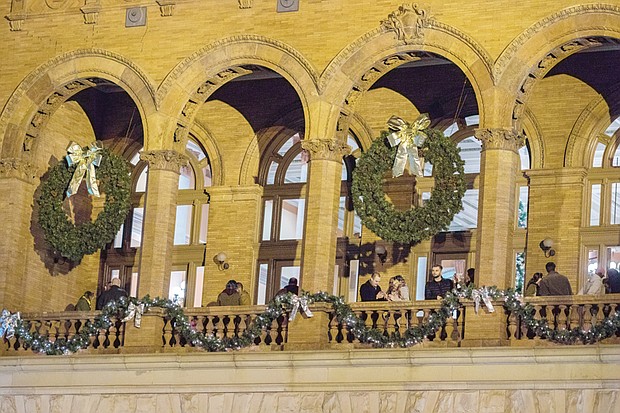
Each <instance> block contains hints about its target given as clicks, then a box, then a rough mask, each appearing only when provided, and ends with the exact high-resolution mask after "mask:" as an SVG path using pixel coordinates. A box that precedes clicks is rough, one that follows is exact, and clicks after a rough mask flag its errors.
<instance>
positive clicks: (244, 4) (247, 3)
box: [239, 0, 254, 9]
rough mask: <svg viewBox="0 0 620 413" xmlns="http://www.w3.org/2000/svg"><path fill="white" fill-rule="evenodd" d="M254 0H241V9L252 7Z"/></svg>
mask: <svg viewBox="0 0 620 413" xmlns="http://www.w3.org/2000/svg"><path fill="white" fill-rule="evenodd" d="M253 2H254V0H239V8H240V9H251V8H252V3H253Z"/></svg>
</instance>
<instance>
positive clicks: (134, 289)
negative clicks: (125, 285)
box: [129, 272, 139, 297]
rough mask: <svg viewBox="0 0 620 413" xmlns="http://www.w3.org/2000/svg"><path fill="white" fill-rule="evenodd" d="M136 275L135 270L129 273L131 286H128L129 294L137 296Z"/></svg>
mask: <svg viewBox="0 0 620 413" xmlns="http://www.w3.org/2000/svg"><path fill="white" fill-rule="evenodd" d="M138 277H139V276H138V273H137V272H132V273H131V286H130V288H129V295H130V296H132V297H137V296H138Z"/></svg>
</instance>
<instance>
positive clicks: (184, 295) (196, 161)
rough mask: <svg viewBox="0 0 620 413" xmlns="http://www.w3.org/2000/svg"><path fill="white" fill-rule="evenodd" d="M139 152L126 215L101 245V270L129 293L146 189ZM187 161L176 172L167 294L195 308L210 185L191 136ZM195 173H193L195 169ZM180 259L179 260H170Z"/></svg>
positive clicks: (203, 157)
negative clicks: (121, 280)
mask: <svg viewBox="0 0 620 413" xmlns="http://www.w3.org/2000/svg"><path fill="white" fill-rule="evenodd" d="M139 152H140V151H137V152H136V153H135V155H134V156H133V157H132V158H131V160H130V164H131V165H132V171H131V175H132V196H131V213H130V214H129V216H128V218H127V220H126V221H125V224H123V226H122V227H121V229H120V230H119V232H118V234H117V235H116V238H115V239H114V242H113V243H112V244H111V245H110V247H109V248H108V249H106V250H105V251H104V252H103V254H105V259H106V269H105V271H106V272H109V273H110V274H108V275H111V277H107V278H104V279H109V278H114V277H122V278H124V279H130V280H131V282H130V291H129V293H130V295H131V296H134V297H135V296H137V294H138V278H139V274H138V260H139V257H140V254H139V251H140V247H141V245H142V224H143V217H144V197H145V194H146V190H147V179H148V165H147V163H146V162H143V161H140V153H139ZM185 154H186V155H187V156H188V158H189V165H188V166H186V167H183V168H181V171H180V174H179V182H178V190H179V193H178V195H177V207H176V218H175V231H174V254H173V255H174V257H175V258H174V260H173V270H172V272H171V278H170V286H169V298H170V299H174V300H177V301H178V302H179V303H180V304H181V305H184V306H187V307H193V306H198V307H199V306H201V304H202V302H201V301H202V285H203V279H204V264H203V262H202V261H203V259H204V247H198V248H197V246H200V245H201V244H205V243H206V242H207V225H208V218H209V204H208V198H207V196H206V195H205V194H204V188H206V187H209V186H211V183H212V177H211V165H210V163H209V157H208V156H207V153H206V151H205V150H204V149H202V147H201V146H200V145H199V144H198V142H197V141H196V140H195V139H194V138H190V139H189V140H188V142H187V145H186V147H185ZM196 171H198V172H199V173H196ZM176 257H182V258H176Z"/></svg>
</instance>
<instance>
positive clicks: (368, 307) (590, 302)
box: [2, 294, 620, 355]
mask: <svg viewBox="0 0 620 413" xmlns="http://www.w3.org/2000/svg"><path fill="white" fill-rule="evenodd" d="M528 302H529V303H530V304H532V305H533V308H534V318H535V319H537V320H541V319H545V320H547V324H548V326H549V327H550V328H551V329H552V330H556V331H561V330H567V329H575V328H579V329H581V330H583V331H590V330H591V329H592V327H593V326H594V325H597V324H600V323H601V322H602V321H603V320H604V319H605V318H606V317H611V316H613V315H614V314H616V312H618V311H620V294H618V295H605V296H600V297H592V296H571V297H535V298H532V299H528ZM494 306H495V310H496V311H495V312H494V313H488V312H487V311H486V310H484V309H483V308H481V309H480V310H479V312H478V314H476V312H475V311H474V303H472V302H470V301H464V302H463V303H462V307H461V308H459V309H458V310H455V311H454V312H453V314H452V316H453V317H451V318H448V319H447V320H446V322H445V323H444V324H443V325H442V326H441V327H440V328H439V329H438V330H437V331H435V333H434V334H431V335H429V336H427V337H426V339H425V340H424V341H423V343H422V344H421V345H422V346H430V347H442V346H445V347H458V346H463V347H473V346H491V345H493V346H496V345H500V346H502V345H503V346H537V345H550V344H552V343H549V340H548V339H547V337H540V336H538V335H537V334H536V332H535V331H533V330H532V329H531V328H528V326H527V325H526V324H525V322H524V320H523V319H522V318H520V317H518V316H517V315H515V314H511V313H510V312H508V311H506V310H505V309H504V308H503V307H502V303H501V302H496V303H494ZM310 308H311V309H312V311H313V313H314V317H313V318H310V319H304V318H303V317H302V316H301V315H298V316H297V318H296V319H295V320H294V321H289V320H288V314H286V313H284V314H283V315H282V316H280V317H279V318H277V319H275V320H274V321H273V322H272V323H271V325H270V326H268V327H267V328H265V329H263V330H262V333H261V334H260V335H259V336H257V337H256V338H255V340H254V343H253V345H252V346H251V349H253V350H258V351H271V350H282V349H293V350H294V349H329V348H342V346H348V347H351V348H355V347H368V346H369V345H368V344H365V343H361V342H360V341H359V339H358V338H357V337H355V336H354V335H353V334H352V333H351V331H350V329H349V328H348V326H346V325H343V324H342V323H339V322H338V319H337V317H336V314H335V312H334V310H333V308H332V307H331V305H328V304H327V303H315V304H313V305H312V306H311V307H310ZM351 308H352V310H353V313H354V314H355V315H356V316H357V317H359V318H360V319H362V320H363V321H364V324H365V325H366V326H367V327H368V328H372V329H377V330H378V331H379V332H380V333H381V334H382V335H384V336H386V337H398V336H399V335H402V334H403V333H404V332H405V331H406V330H407V329H410V328H412V327H414V326H421V325H424V324H425V323H426V322H427V321H428V319H429V316H430V315H431V314H432V313H433V312H437V311H438V310H439V308H440V303H439V302H436V301H417V302H400V303H395V302H373V303H353V304H351ZM265 309H266V307H265V306H236V307H207V308H191V309H186V310H185V314H186V315H187V316H188V319H189V320H190V325H191V328H192V329H194V330H195V331H197V332H199V333H203V334H205V335H213V336H215V337H218V338H232V337H240V336H241V335H242V334H243V333H244V331H246V330H247V329H248V328H249V327H250V326H251V324H252V323H253V321H254V320H255V319H256V317H258V316H259V315H260V314H262V313H263V312H264V311H265ZM99 315H100V313H99V312H97V311H94V312H75V311H73V312H58V313H26V314H22V320H24V322H26V323H27V324H26V325H27V326H28V327H29V331H30V332H31V333H38V334H40V335H41V336H43V337H47V338H48V339H49V340H51V341H55V340H59V339H64V340H68V339H70V338H71V337H73V336H74V335H75V334H76V333H79V332H80V331H81V329H82V328H83V327H84V326H85V325H86V323H87V322H88V321H90V322H93V321H94V320H95V319H96V318H97V317H98V316H99ZM111 321H112V323H111V326H110V327H109V328H105V329H100V330H98V333H97V334H96V335H93V336H91V337H90V342H89V344H88V347H87V349H84V350H83V351H85V352H88V353H89V354H96V353H123V352H162V351H164V352H166V351H172V352H179V351H180V352H183V351H196V350H197V349H195V348H194V347H195V346H194V344H193V343H188V342H187V340H186V339H185V337H183V336H182V335H181V334H180V332H179V329H178V328H175V324H176V320H175V319H170V318H168V317H167V316H166V314H165V312H164V311H163V310H162V309H160V308H152V309H150V310H149V311H148V312H147V313H146V314H145V315H144V316H143V318H142V326H141V328H136V327H135V326H134V325H133V323H132V322H127V323H123V322H121V321H120V320H119V319H112V320H111ZM604 343H614V344H619V343H620V331H616V333H615V336H612V337H610V338H607V339H605V340H604ZM2 354H3V355H26V354H33V353H32V352H31V351H30V349H29V348H28V345H27V343H24V340H22V339H21V338H20V337H19V336H18V335H15V336H14V337H12V338H10V339H7V338H4V345H3V347H2Z"/></svg>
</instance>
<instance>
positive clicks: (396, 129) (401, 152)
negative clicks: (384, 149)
mask: <svg viewBox="0 0 620 413" xmlns="http://www.w3.org/2000/svg"><path fill="white" fill-rule="evenodd" d="M387 124H388V128H390V130H392V131H393V132H392V133H390V134H389V135H388V137H387V138H388V141H389V142H390V145H391V146H392V147H394V146H396V145H398V149H397V150H396V158H395V159H394V165H393V166H392V177H394V178H396V177H399V176H401V175H402V174H403V172H405V164H406V163H407V160H409V169H410V170H411V173H412V174H414V175H416V176H423V171H424V167H423V165H422V162H421V161H420V156H419V155H418V148H420V147H422V145H423V144H424V141H425V140H426V138H427V136H426V133H424V132H423V130H424V129H426V128H428V127H429V126H430V124H431V120H430V119H429V117H428V115H427V114H426V113H423V114H421V115H420V116H418V118H417V119H416V120H415V121H414V122H413V123H408V122H406V121H405V120H403V119H401V118H399V117H398V116H392V117H391V118H390V119H388V121H387Z"/></svg>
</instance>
